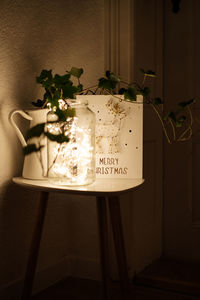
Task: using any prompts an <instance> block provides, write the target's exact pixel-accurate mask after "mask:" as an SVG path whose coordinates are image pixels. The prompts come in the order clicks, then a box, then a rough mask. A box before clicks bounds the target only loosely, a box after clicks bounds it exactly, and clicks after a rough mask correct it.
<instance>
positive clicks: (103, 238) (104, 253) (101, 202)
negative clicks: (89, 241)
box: [96, 197, 110, 300]
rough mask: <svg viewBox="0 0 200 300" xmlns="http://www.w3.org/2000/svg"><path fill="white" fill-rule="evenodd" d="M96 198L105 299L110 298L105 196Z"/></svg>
mask: <svg viewBox="0 0 200 300" xmlns="http://www.w3.org/2000/svg"><path fill="white" fill-rule="evenodd" d="M96 199H97V214H98V224H99V238H100V255H101V270H102V279H103V284H104V299H106V300H107V299H110V276H109V246H108V223H107V210H106V198H105V197H97V198H96Z"/></svg>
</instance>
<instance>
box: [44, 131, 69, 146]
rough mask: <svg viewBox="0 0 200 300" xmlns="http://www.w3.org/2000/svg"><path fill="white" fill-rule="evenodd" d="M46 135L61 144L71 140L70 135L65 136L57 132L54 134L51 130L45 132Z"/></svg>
mask: <svg viewBox="0 0 200 300" xmlns="http://www.w3.org/2000/svg"><path fill="white" fill-rule="evenodd" d="M45 135H46V136H47V138H48V139H49V140H50V141H52V142H57V143H59V144H62V143H68V142H69V137H68V136H65V135H64V134H63V133H61V134H57V135H55V134H52V133H50V132H45Z"/></svg>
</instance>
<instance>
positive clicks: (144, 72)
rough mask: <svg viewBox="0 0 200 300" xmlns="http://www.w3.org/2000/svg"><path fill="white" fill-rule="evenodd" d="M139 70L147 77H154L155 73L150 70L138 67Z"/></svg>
mask: <svg viewBox="0 0 200 300" xmlns="http://www.w3.org/2000/svg"><path fill="white" fill-rule="evenodd" d="M140 71H141V72H142V73H143V74H144V75H145V76H149V77H156V73H155V72H154V71H152V70H148V71H145V70H144V69H140Z"/></svg>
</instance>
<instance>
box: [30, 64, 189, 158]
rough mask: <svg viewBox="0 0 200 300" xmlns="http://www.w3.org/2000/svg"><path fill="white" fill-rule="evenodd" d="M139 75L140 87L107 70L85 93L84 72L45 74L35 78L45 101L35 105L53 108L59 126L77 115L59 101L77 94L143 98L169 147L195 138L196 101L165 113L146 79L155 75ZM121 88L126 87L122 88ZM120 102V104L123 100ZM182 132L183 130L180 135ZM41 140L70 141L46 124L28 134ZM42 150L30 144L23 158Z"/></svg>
mask: <svg viewBox="0 0 200 300" xmlns="http://www.w3.org/2000/svg"><path fill="white" fill-rule="evenodd" d="M140 71H141V73H142V75H143V79H142V82H141V83H138V82H133V83H127V82H125V81H123V80H122V79H121V78H120V76H118V75H116V74H114V73H113V72H111V71H109V70H107V71H106V72H105V75H104V76H103V77H101V78H99V79H98V81H97V84H96V85H94V86H92V87H88V88H86V89H84V88H83V85H82V84H81V82H80V78H81V76H82V74H83V73H84V71H83V68H76V67H72V68H71V70H69V71H66V73H65V74H64V75H59V74H55V75H53V74H52V70H42V71H41V73H40V75H39V76H38V77H36V82H37V83H38V84H40V85H41V86H42V88H43V89H44V94H43V98H42V99H37V100H36V101H35V102H32V104H33V105H34V106H35V107H37V108H46V107H52V108H53V109H54V113H55V114H56V115H57V120H56V121H55V122H58V121H65V120H66V118H67V117H73V116H74V115H75V110H74V109H72V108H70V107H68V106H67V108H65V109H63V108H60V102H59V100H60V99H62V100H64V101H66V100H67V99H74V98H76V95H78V94H82V95H86V94H88V93H90V94H110V95H113V96H114V97H117V98H119V97H118V96H116V95H117V94H119V95H122V96H123V98H124V100H125V101H131V102H136V100H137V95H142V96H143V99H144V101H143V104H148V105H151V106H152V108H153V110H154V111H155V113H156V115H157V116H158V118H159V120H160V122H161V126H162V128H163V131H164V134H165V136H166V139H167V141H168V142H169V143H172V142H174V141H185V140H187V139H189V138H190V137H191V135H192V124H193V117H192V111H191V105H192V104H193V103H194V99H191V100H188V101H185V102H183V101H182V102H179V103H178V105H177V109H176V110H174V111H172V110H171V111H169V112H167V113H164V110H163V104H164V102H163V100H162V99H161V98H158V97H156V98H152V97H151V89H150V87H149V86H148V85H147V84H146V81H147V79H154V78H155V77H156V73H155V72H154V71H152V70H147V71H145V70H144V69H141V70H140ZM74 81H75V83H74ZM121 84H123V86H125V87H122V88H121V87H120V85H121ZM119 99H120V100H121V98H119ZM63 126H64V125H63ZM180 128H182V129H183V130H182V131H181V132H180ZM177 131H178V133H177ZM42 136H46V137H47V138H48V139H49V140H51V141H56V142H57V143H60V144H61V143H63V142H68V141H69V137H68V136H65V135H64V130H63V133H61V134H59V135H54V134H51V133H49V132H48V131H47V130H46V123H41V124H38V125H36V126H34V127H32V128H30V129H29V130H28V132H27V136H26V140H27V141H29V140H30V139H32V138H33V137H37V138H40V137H42ZM41 148H42V145H41V144H40V142H38V144H37V145H36V144H34V143H29V144H28V145H27V146H26V147H24V154H25V155H28V154H30V153H32V152H39V151H40V150H41Z"/></svg>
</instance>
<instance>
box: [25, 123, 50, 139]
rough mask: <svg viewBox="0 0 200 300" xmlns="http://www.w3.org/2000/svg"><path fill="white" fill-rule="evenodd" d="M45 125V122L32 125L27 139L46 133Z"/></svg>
mask: <svg viewBox="0 0 200 300" xmlns="http://www.w3.org/2000/svg"><path fill="white" fill-rule="evenodd" d="M44 127H45V123H40V124H37V125H35V126H33V127H31V128H30V129H29V130H28V131H27V134H26V140H29V139H31V138H33V137H39V136H41V134H43V133H44Z"/></svg>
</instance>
